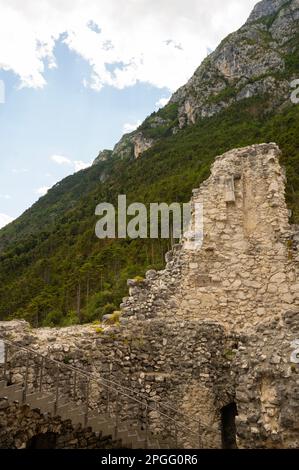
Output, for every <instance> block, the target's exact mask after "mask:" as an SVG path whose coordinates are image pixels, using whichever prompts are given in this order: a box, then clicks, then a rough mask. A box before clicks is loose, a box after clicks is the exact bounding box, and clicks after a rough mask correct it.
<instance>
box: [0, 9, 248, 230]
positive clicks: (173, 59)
mask: <svg viewBox="0 0 299 470" xmlns="http://www.w3.org/2000/svg"><path fill="white" fill-rule="evenodd" d="M155 3H156V5H155ZM254 4H255V1H254V0H244V2H238V1H236V0H226V2H223V0H202V1H201V2H198V1H197V0H186V1H185V2H184V3H183V4H182V2H181V1H179V0H171V1H170V0H159V1H158V0H127V1H126V3H124V4H122V5H123V6H124V7H123V9H122V11H121V14H120V11H119V5H120V3H119V0H84V1H83V0H72V1H70V0H59V1H58V0H44V1H43V2H36V1H35V0H27V1H26V2H18V1H17V0H0V80H2V82H3V83H4V84H5V103H1V96H0V136H1V138H0V227H1V226H3V225H5V223H7V222H8V221H10V220H11V219H13V218H16V217H18V216H19V215H20V214H21V213H22V212H23V211H24V210H25V209H27V208H28V207H30V206H31V205H32V203H33V202H34V201H36V200H37V199H38V198H39V197H41V195H42V194H44V193H45V191H46V188H49V187H51V186H52V185H54V184H55V183H56V182H57V181H59V180H60V179H62V178H63V177H65V176H66V175H68V174H71V173H73V172H74V171H76V170H78V169H80V168H82V167H84V166H86V165H89V164H90V163H91V162H92V161H93V160H94V158H95V157H96V156H97V154H98V152H99V151H100V150H101V149H104V148H113V146H114V145H115V144H116V142H117V141H118V140H119V139H120V137H121V135H122V134H123V133H124V131H125V130H129V129H132V130H133V128H134V125H135V126H136V125H137V123H138V122H140V121H142V120H143V119H144V118H145V117H146V116H147V115H148V114H150V113H151V112H152V111H153V110H155V109H157V107H158V104H157V103H159V102H163V101H164V102H165V101H166V99H167V98H169V96H170V95H171V93H172V92H173V91H174V90H175V89H176V88H178V87H179V86H180V85H183V84H184V83H185V82H186V81H187V79H188V78H189V77H190V76H191V75H192V73H193V71H194V70H195V68H196V67H197V66H198V65H199V64H200V62H201V60H202V59H203V58H204V57H205V56H206V55H207V51H208V50H213V49H214V48H215V47H216V45H217V44H218V42H219V41H220V40H221V39H222V38H223V37H224V36H225V35H226V34H228V33H229V32H231V31H233V30H235V29H236V28H237V27H239V26H241V25H242V23H243V22H244V21H245V20H246V18H247V16H248V15H249V13H250V11H251V9H252V7H253V5H254ZM0 94H1V90H0ZM161 100H162V101H161Z"/></svg>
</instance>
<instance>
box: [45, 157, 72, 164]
mask: <svg viewBox="0 0 299 470" xmlns="http://www.w3.org/2000/svg"><path fill="white" fill-rule="evenodd" d="M50 158H51V160H53V162H55V163H58V165H71V164H72V161H71V160H70V159H69V158H68V157H65V156H63V155H52V156H51V157H50Z"/></svg>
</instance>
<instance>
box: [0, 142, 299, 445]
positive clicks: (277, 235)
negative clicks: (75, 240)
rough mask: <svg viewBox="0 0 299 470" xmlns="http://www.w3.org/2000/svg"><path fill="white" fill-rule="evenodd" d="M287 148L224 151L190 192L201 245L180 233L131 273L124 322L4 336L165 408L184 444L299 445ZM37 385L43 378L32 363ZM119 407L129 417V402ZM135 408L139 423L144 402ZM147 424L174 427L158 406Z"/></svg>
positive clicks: (95, 391)
mask: <svg viewBox="0 0 299 470" xmlns="http://www.w3.org/2000/svg"><path fill="white" fill-rule="evenodd" d="M279 156H280V151H279V149H278V147H277V146H276V145H275V144H272V143H271V144H262V145H255V146H251V147H247V148H243V149H238V150H232V151H230V152H228V153H226V154H224V155H222V156H220V157H217V158H216V160H215V163H214V165H213V167H212V169H211V176H210V177H209V179H208V180H207V181H205V182H204V183H203V184H202V185H201V187H200V188H199V189H196V190H195V191H194V192H193V199H192V203H193V204H196V203H202V204H203V210H204V227H203V228H204V237H203V244H202V246H201V247H200V248H198V249H196V250H190V249H188V248H189V246H190V245H189V244H190V240H187V239H182V242H181V244H179V245H176V246H174V247H173V250H172V251H171V252H170V253H168V254H167V255H166V267H165V269H164V270H163V271H160V272H156V271H149V272H148V273H147V274H146V278H145V279H144V280H130V281H128V285H129V297H128V298H125V299H124V300H123V303H122V305H121V309H122V316H121V318H120V322H119V323H118V322H116V323H114V324H111V323H110V324H109V321H108V323H104V324H103V325H101V326H99V325H98V326H97V325H86V326H74V327H69V328H61V329H49V328H47V329H38V330H34V329H31V328H30V327H29V325H28V324H27V323H25V322H18V321H14V322H2V323H0V337H4V336H5V337H6V338H7V339H9V340H11V341H15V342H17V343H18V344H19V345H22V346H27V347H30V348H31V349H34V350H36V351H38V352H41V353H44V354H47V355H48V356H49V357H51V358H54V359H56V360H58V361H61V362H62V363H67V364H71V365H73V366H75V367H78V368H81V369H84V370H85V371H88V372H90V373H92V374H98V376H99V377H104V378H106V379H109V380H113V381H115V383H118V384H122V386H124V387H127V390H130V394H131V393H132V394H134V396H136V397H139V398H141V397H142V399H146V400H147V401H148V402H149V403H158V404H159V406H160V407H161V406H162V405H163V406H165V415H169V414H171V415H172V416H173V417H174V418H175V420H176V423H177V425H178V429H177V440H178V446H180V447H193V448H195V447H198V446H201V447H206V448H219V447H235V446H236V445H237V446H238V447H240V448H263V447H264V448H275V447H279V448H292V447H298V446H299V424H298V423H299V393H298V387H299V365H298V364H297V361H296V354H294V350H295V349H296V348H295V347H294V344H293V343H294V341H295V340H297V339H299V320H298V318H299V281H298V279H299V278H298V266H299V265H298V260H299V256H298V252H297V240H298V236H297V231H296V227H293V226H291V225H290V224H289V213H288V209H287V206H286V202H285V174H284V171H283V169H282V168H281V166H280V164H279ZM190 228H191V229H192V224H191V227H190ZM292 344H293V345H292ZM23 362H24V361H23ZM23 362H22V357H20V356H19V355H13V356H12V357H11V358H10V363H11V364H10V365H11V368H10V370H11V376H10V382H11V383H16V382H18V381H20V380H22V377H23V374H24V363H23ZM51 380H52V379H51V374H50V370H49V371H47V375H46V381H47V384H48V386H49V387H50V386H51ZM29 382H30V384H31V387H32V388H34V387H35V386H36V385H35V383H34V368H33V367H32V370H31V373H30V375H29ZM68 390H69V387H68V385H67V378H66V380H65V386H64V390H63V393H64V394H65V395H67V394H68ZM102 392H103V391H102V390H101V386H99V384H95V385H94V386H93V388H92V397H93V401H94V403H93V406H95V407H98V406H102V405H103V406H104V401H105V396H104V395H103V393H102ZM112 395H113V394H112ZM79 398H80V397H79ZM110 398H111V400H112V402H113V403H114V405H115V403H116V402H117V400H124V398H123V397H120V395H119V394H117V395H115V396H112V397H110ZM101 404H102V405H101ZM114 405H113V406H114ZM122 412H123V418H124V419H125V418H126V417H127V415H128V414H129V413H130V411H129V407H128V403H125V401H122ZM133 414H134V416H135V417H139V419H140V421H142V412H141V410H140V409H138V406H137V405H136V406H135V407H134V409H133ZM235 415H236V416H235ZM0 426H1V421H0ZM150 428H151V430H152V431H153V432H155V433H160V434H163V433H165V432H167V431H166V430H167V429H168V432H171V426H169V423H167V418H166V417H165V418H163V415H161V414H159V413H156V412H155V411H152V412H151V413H150ZM186 429H188V430H190V432H186ZM0 444H1V443H0Z"/></svg>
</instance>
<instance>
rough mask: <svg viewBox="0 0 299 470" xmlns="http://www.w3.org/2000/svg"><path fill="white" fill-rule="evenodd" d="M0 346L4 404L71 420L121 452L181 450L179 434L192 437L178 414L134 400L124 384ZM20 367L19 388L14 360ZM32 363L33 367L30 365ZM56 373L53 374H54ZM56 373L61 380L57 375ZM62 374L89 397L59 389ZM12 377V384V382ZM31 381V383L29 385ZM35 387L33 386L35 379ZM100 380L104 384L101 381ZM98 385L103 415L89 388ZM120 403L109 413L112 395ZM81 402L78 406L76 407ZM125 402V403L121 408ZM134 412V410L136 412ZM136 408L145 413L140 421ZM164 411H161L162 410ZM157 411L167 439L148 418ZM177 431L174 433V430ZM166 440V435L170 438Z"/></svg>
mask: <svg viewBox="0 0 299 470" xmlns="http://www.w3.org/2000/svg"><path fill="white" fill-rule="evenodd" d="M0 342H1V345H2V348H3V345H4V349H5V354H4V356H3V360H2V361H1V363H0V377H1V376H2V378H0V398H6V399H7V400H8V401H9V402H18V403H20V404H21V405H23V404H26V405H28V406H29V407H30V408H31V409H37V410H39V411H40V412H41V413H42V414H43V415H48V416H51V417H55V416H57V417H60V418H61V419H62V420H70V421H71V423H72V425H73V426H76V425H81V426H82V428H83V429H86V428H91V430H92V431H93V432H94V433H96V434H100V435H102V436H103V437H109V436H111V438H112V439H113V440H115V441H118V442H120V443H121V447H122V448H133V449H168V448H177V447H178V439H177V437H178V429H180V433H182V432H183V433H184V434H185V435H186V436H190V435H192V433H193V434H194V432H193V431H192V430H191V429H188V428H185V427H184V425H182V423H180V424H177V422H176V417H177V416H179V413H178V412H176V410H174V409H172V408H168V407H167V405H163V404H162V405H161V404H159V403H155V404H152V403H149V402H148V401H146V400H144V399H143V398H140V397H139V396H136V393H135V394H134V391H132V390H130V389H127V388H126V387H123V386H122V385H121V384H117V383H115V382H109V381H107V380H104V379H100V378H99V377H97V378H95V377H94V376H93V374H89V373H88V372H85V371H83V370H81V369H77V368H75V367H73V366H69V365H66V364H64V363H61V362H58V361H56V360H54V359H51V358H49V357H48V356H43V355H41V354H39V353H38V352H36V351H33V350H30V349H28V348H25V347H23V346H19V345H18V344H15V343H13V342H11V341H9V340H6V339H3V338H0ZM16 358H17V361H20V362H21V365H22V368H23V370H24V373H23V375H22V376H21V377H20V376H19V377H18V379H17V383H14V380H10V378H11V376H12V375H11V374H13V373H14V360H16ZM32 358H33V360H34V362H33V363H30V361H31V360H32ZM49 363H50V364H51V367H52V368H53V371H54V372H53V373H52V377H51V379H52V380H53V381H52V384H51V385H50V386H49V383H45V375H48V374H49V367H48V368H47V365H49ZM51 370H52V369H51ZM55 370H56V371H58V374H57V372H55ZM59 373H60V374H61V373H62V374H64V373H65V374H72V375H73V387H74V389H76V384H78V377H79V376H80V375H81V376H83V377H84V380H85V384H86V394H85V396H83V397H82V396H81V397H77V396H76V393H75V392H74V393H67V392H66V390H65V389H64V387H63V384H61V383H60V378H59ZM9 377H10V378H9ZM29 377H30V380H29ZM33 378H34V381H35V385H34V386H33V382H32V379H33ZM101 380H102V381H101ZM92 382H97V383H98V384H101V386H104V387H107V390H108V406H106V404H105V403H104V405H105V406H104V411H103V406H102V408H101V409H97V408H96V407H95V406H93V405H92V404H91V398H93V397H91V396H90V394H91V392H90V384H91V383H92ZM112 389H113V392H114V393H115V394H116V398H119V403H118V401H117V400H116V402H115V403H116V405H115V404H114V405H115V406H114V409H113V410H112V412H111V409H110V407H109V395H110V390H112ZM78 399H79V401H78ZM121 399H122V400H126V401H125V402H122V401H121ZM123 403H126V404H127V405H131V406H132V405H133V408H132V410H133V411H132V410H131V411H127V413H124V412H122V413H121V411H124V410H121V409H120V408H122V406H123ZM134 406H135V408H134ZM136 407H139V410H143V415H142V418H140V416H138V414H139V413H138V412H137V411H136ZM159 407H161V408H159ZM151 411H155V413H156V415H158V416H159V417H160V418H161V419H163V420H164V421H166V422H168V423H169V425H167V426H166V431H167V432H166V434H165V433H164V435H163V437H162V433H160V434H159V435H158V436H156V435H154V434H153V433H152V432H151V431H150V429H149V413H150V412H151ZM171 427H172V429H173V430H174V431H173V432H170V428H171ZM165 435H168V437H167V438H166V437H165Z"/></svg>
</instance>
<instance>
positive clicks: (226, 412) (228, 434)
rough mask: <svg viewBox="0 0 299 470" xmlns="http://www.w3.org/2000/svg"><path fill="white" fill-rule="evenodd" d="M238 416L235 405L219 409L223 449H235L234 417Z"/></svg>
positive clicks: (231, 404)
mask: <svg viewBox="0 0 299 470" xmlns="http://www.w3.org/2000/svg"><path fill="white" fill-rule="evenodd" d="M237 414H238V410H237V405H236V403H230V404H229V405H226V406H224V407H223V408H222V409H221V436H222V448H223V449H237V440H236V416H237Z"/></svg>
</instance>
